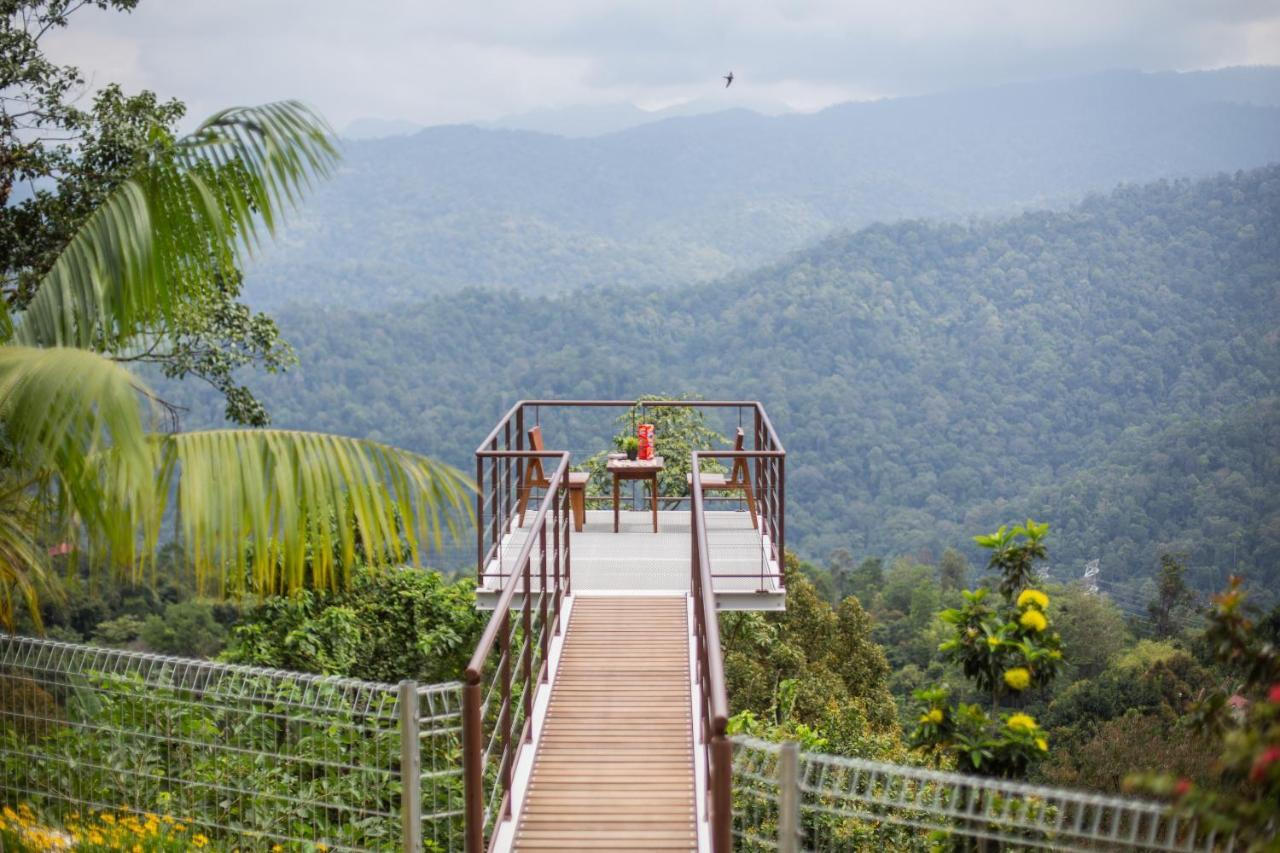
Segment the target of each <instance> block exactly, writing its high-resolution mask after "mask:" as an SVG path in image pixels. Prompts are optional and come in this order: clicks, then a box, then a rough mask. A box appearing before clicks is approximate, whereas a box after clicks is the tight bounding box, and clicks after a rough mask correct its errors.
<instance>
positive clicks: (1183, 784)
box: [1173, 778, 1191, 799]
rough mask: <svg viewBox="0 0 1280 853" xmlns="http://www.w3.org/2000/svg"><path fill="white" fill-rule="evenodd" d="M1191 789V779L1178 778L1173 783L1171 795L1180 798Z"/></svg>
mask: <svg viewBox="0 0 1280 853" xmlns="http://www.w3.org/2000/svg"><path fill="white" fill-rule="evenodd" d="M1190 791H1191V780H1190V779H1187V778H1182V779H1179V780H1178V781H1177V782H1175V783H1174V785H1173V795H1174V796H1175V797H1177V798H1178V799H1182V798H1183V797H1185V796H1186V795H1187V794H1188V793H1190Z"/></svg>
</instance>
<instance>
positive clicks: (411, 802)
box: [400, 681, 422, 853]
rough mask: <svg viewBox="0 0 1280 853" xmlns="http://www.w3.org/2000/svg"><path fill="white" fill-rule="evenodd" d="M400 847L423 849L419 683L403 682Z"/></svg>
mask: <svg viewBox="0 0 1280 853" xmlns="http://www.w3.org/2000/svg"><path fill="white" fill-rule="evenodd" d="M400 849H402V850H407V851H409V853H418V851H419V850H421V849H422V755H421V752H420V743H419V740H418V683H417V682H416V681H401V682H400Z"/></svg>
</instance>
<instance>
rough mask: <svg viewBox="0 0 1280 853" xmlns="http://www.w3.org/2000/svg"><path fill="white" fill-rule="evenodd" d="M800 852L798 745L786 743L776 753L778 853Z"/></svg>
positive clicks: (791, 742) (792, 742)
mask: <svg viewBox="0 0 1280 853" xmlns="http://www.w3.org/2000/svg"><path fill="white" fill-rule="evenodd" d="M799 850H800V744H798V743H796V742H795V741H793V740H789V741H786V742H785V743H783V744H782V748H781V749H780V750H779V751H778V853H798V851H799Z"/></svg>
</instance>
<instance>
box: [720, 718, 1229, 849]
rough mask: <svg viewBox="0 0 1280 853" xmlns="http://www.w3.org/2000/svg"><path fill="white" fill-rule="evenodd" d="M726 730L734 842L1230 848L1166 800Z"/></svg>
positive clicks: (741, 845) (767, 845)
mask: <svg viewBox="0 0 1280 853" xmlns="http://www.w3.org/2000/svg"><path fill="white" fill-rule="evenodd" d="M794 749H795V747H794V745H783V744H777V743H769V742H766V741H761V740H757V739H754V738H736V739H735V749H734V828H733V831H734V842H735V843H734V848H735V849H737V850H783V851H788V850H806V851H828V850H831V851H835V850H850V851H853V850H877V851H883V850H920V851H929V850H938V849H942V850H984V851H985V850H1006V851H1010V850H1036V849H1052V850H1079V851H1094V850H1151V851H1185V853H1192V851H1206V852H1207V851H1216V850H1224V851H1226V850H1231V849H1232V844H1231V840H1230V839H1227V838H1221V837H1215V836H1214V835H1213V834H1212V833H1204V832H1200V831H1199V830H1198V828H1197V826H1196V825H1195V824H1193V823H1189V822H1187V821H1184V820H1181V819H1179V818H1177V817H1175V816H1172V815H1171V814H1170V812H1169V808H1168V806H1166V805H1164V804H1161V803H1157V802H1150V801H1145V800H1137V799H1128V798H1120V797H1111V796H1103V795H1094V794H1089V793H1084V792H1079V791H1071V790H1064V789H1058V788H1048V787H1043V786H1037V785H1026V784H1021V783H1017V782H1009V781H1005V780H1001V779H990V778H986V777H979V776H968V775H964V774H960V773H946V772H939V771H936V770H928V769H925V768H920V767H906V766H902V765H896V764H886V763H881V762H876V761H866V760H861V759H855V758H844V757H840V756H832V755H821V754H817V753H800V752H798V751H795V752H792V753H791V755H790V756H788V752H789V751H790V750H794Z"/></svg>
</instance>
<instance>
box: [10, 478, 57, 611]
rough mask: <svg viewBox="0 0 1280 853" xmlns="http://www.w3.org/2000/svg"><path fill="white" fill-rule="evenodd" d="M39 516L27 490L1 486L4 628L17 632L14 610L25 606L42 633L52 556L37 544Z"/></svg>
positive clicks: (16, 486)
mask: <svg viewBox="0 0 1280 853" xmlns="http://www.w3.org/2000/svg"><path fill="white" fill-rule="evenodd" d="M38 530H39V513H38V512H37V511H36V509H35V505H34V501H33V500H32V498H31V495H30V493H29V491H28V490H27V489H24V488H22V487H21V486H20V485H14V484H13V483H11V482H7V481H6V482H4V483H0V627H3V628H4V629H5V630H6V631H12V630H13V611H14V606H15V605H16V604H18V603H19V602H21V603H22V604H24V605H26V608H27V612H28V613H29V614H30V615H31V621H32V623H33V624H34V625H35V627H36V630H40V629H41V620H40V593H41V590H48V589H49V588H50V587H49V584H48V583H47V578H46V568H47V566H48V552H47V551H46V550H45V549H44V548H42V547H41V546H40V543H39V542H38V541H37V531H38Z"/></svg>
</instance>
